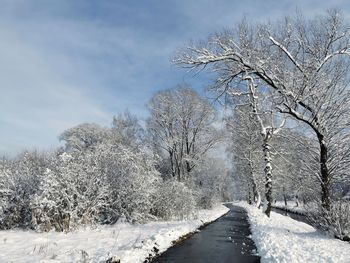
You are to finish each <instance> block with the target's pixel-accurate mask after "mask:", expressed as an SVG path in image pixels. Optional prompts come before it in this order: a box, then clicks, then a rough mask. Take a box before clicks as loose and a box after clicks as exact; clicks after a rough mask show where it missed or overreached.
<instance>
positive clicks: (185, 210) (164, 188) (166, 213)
mask: <svg viewBox="0 0 350 263" xmlns="http://www.w3.org/2000/svg"><path fill="white" fill-rule="evenodd" d="M195 211H196V201H195V197H194V194H193V191H192V190H191V189H190V188H188V187H187V186H186V185H185V184H184V183H182V182H178V181H176V180H167V181H164V182H163V183H161V184H159V189H158V191H157V196H156V199H155V202H154V207H153V213H154V215H155V216H157V217H160V218H162V219H187V218H191V217H192V216H194V215H195Z"/></svg>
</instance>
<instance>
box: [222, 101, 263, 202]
mask: <svg viewBox="0 0 350 263" xmlns="http://www.w3.org/2000/svg"><path fill="white" fill-rule="evenodd" d="M225 121H226V126H227V130H228V132H229V137H230V140H229V141H230V145H229V147H228V148H227V150H228V151H229V153H230V155H232V159H233V162H234V168H235V172H236V173H238V175H237V176H238V177H239V179H241V180H242V181H243V182H244V183H245V184H246V187H247V188H248V189H247V192H248V202H249V203H253V202H254V203H255V205H256V206H260V190H261V189H260V178H261V173H260V171H262V168H261V160H262V158H261V157H262V151H261V144H262V142H261V136H260V133H259V127H258V125H257V122H256V119H255V117H254V116H252V114H251V109H250V107H249V105H244V106H241V107H235V109H234V112H233V114H232V115H230V116H228V117H226V119H225Z"/></svg>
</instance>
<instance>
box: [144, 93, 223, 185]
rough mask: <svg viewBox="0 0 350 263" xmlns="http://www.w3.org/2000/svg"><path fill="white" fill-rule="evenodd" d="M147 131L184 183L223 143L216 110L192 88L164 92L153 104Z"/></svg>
mask: <svg viewBox="0 0 350 263" xmlns="http://www.w3.org/2000/svg"><path fill="white" fill-rule="evenodd" d="M149 109H150V112H151V117H150V118H149V119H148V121H147V130H148V133H149V135H150V137H151V138H152V141H153V143H154V145H156V146H157V147H158V148H160V149H161V150H162V151H163V152H165V153H166V154H167V155H168V160H169V166H170V170H171V173H172V176H173V177H176V178H177V179H178V180H179V181H181V180H183V179H184V178H185V177H186V175H188V174H189V173H190V172H191V171H192V170H193V169H194V167H196V165H197V163H198V161H199V160H200V159H201V158H202V156H203V155H205V154H206V153H207V152H208V150H209V149H211V148H212V147H213V146H214V145H215V144H216V143H217V142H218V140H219V136H218V132H217V131H216V129H215V128H214V126H213V123H214V121H215V120H216V111H215V109H214V108H213V106H211V105H210V104H209V102H207V101H206V100H205V99H203V98H201V97H200V96H199V95H198V93H197V92H196V91H194V90H193V89H191V88H189V87H178V88H175V89H170V90H165V91H160V92H159V93H158V94H156V95H155V96H154V97H153V98H152V99H151V101H150V103H149Z"/></svg>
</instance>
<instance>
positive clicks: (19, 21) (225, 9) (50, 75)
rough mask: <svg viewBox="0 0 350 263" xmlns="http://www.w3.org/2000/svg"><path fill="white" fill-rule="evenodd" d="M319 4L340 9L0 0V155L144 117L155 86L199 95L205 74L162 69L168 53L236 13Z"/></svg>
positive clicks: (257, 1) (258, 2) (257, 2)
mask: <svg viewBox="0 0 350 263" xmlns="http://www.w3.org/2000/svg"><path fill="white" fill-rule="evenodd" d="M329 8H339V9H341V10H342V12H343V14H344V15H345V16H346V17H347V16H348V15H349V13H350V3H348V2H347V1H341V0H332V1H313V0H310V1H307V0H305V1H302V0H294V1H292V0H291V1H282V0H280V1H278V0H265V1H262V0H251V1H249V0H246V1H235V0H215V1H209V0H176V1H175V0H149V1H147V0H139V1H136V0H94V1H92V0H74V1H71V0H0V135H1V136H0V155H14V154H16V153H18V152H20V151H21V150H23V149H41V150H46V149H52V148H54V147H56V146H57V145H59V141H58V139H57V137H58V136H59V134H60V133H62V132H63V131H64V130H65V129H67V128H70V127H73V126H75V125H78V124H80V123H83V122H95V123H98V124H100V125H103V126H110V125H111V122H112V118H113V116H114V115H118V114H119V113H122V112H123V111H124V110H125V109H128V110H129V111H131V112H132V113H134V114H136V115H138V116H139V118H140V119H141V120H142V119H145V118H147V114H148V113H147V106H146V105H147V102H148V101H149V99H150V98H151V97H152V96H153V95H154V94H155V93H156V92H157V91H159V90H162V89H167V88H171V87H174V86H176V85H181V84H188V85H192V86H193V87H194V88H195V89H197V90H198V91H203V90H204V89H205V87H206V85H208V83H209V79H208V77H207V76H206V75H205V74H199V75H194V74H193V73H189V72H187V71H186V70H184V69H181V68H178V67H177V66H174V65H172V64H171V59H172V57H173V56H174V53H175V52H176V50H177V49H179V48H182V47H185V46H186V44H188V43H189V42H190V41H198V40H200V39H205V38H206V37H207V36H208V35H210V34H212V33H215V32H220V31H222V30H223V29H225V28H230V27H232V26H234V25H235V23H237V22H239V21H240V20H241V19H242V18H243V17H246V18H247V19H248V20H253V21H267V20H271V21H273V20H275V19H278V18H280V17H283V16H285V15H290V14H291V13H293V12H294V11H295V10H296V9H299V10H302V12H303V13H304V14H305V16H313V15H315V14H324V12H325V10H327V9H329Z"/></svg>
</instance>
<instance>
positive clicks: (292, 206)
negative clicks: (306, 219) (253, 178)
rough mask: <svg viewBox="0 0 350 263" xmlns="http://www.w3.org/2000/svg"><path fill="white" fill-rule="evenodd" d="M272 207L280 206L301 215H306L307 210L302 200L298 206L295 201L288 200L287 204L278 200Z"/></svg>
mask: <svg viewBox="0 0 350 263" xmlns="http://www.w3.org/2000/svg"><path fill="white" fill-rule="evenodd" d="M272 207H276V208H280V209H283V210H286V211H289V212H293V213H297V214H301V215H304V214H305V213H306V210H307V209H306V208H305V207H304V206H303V204H302V203H301V202H299V206H296V203H295V201H288V202H287V206H286V205H285V204H284V202H283V201H277V202H276V203H273V204H272Z"/></svg>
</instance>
